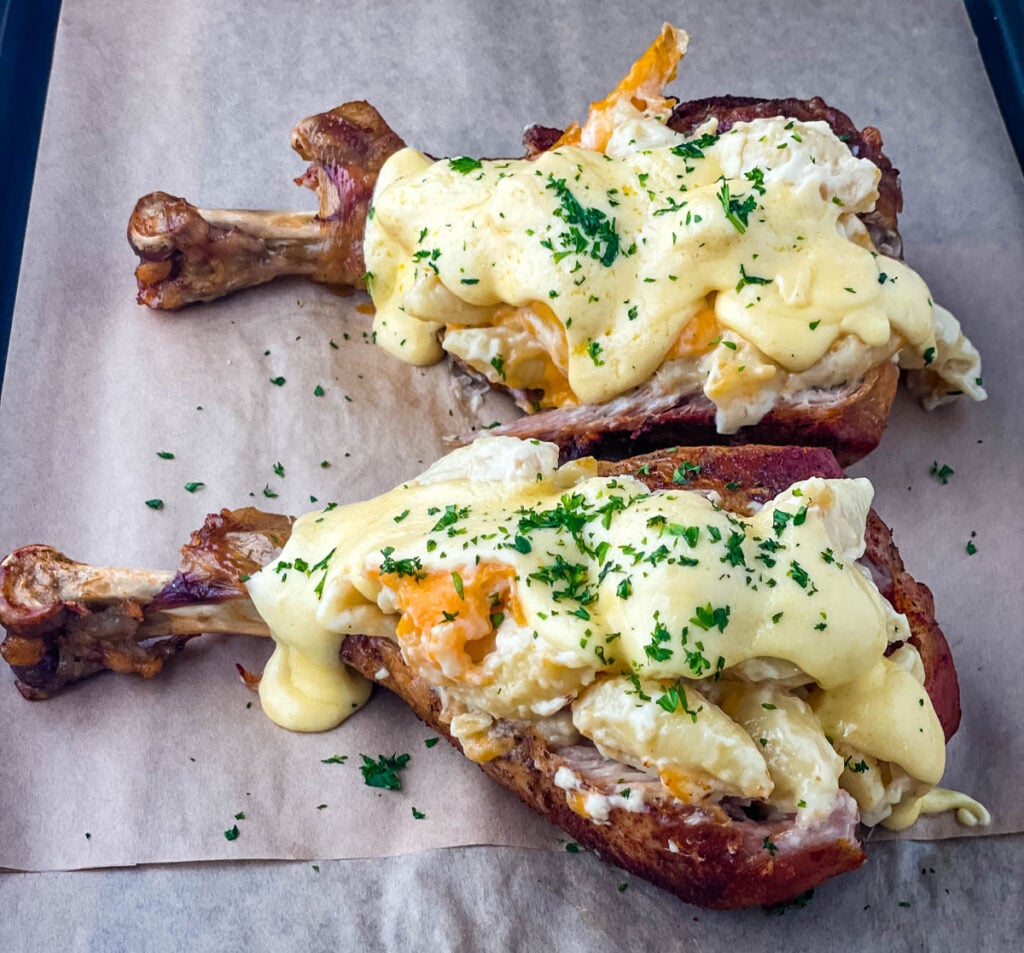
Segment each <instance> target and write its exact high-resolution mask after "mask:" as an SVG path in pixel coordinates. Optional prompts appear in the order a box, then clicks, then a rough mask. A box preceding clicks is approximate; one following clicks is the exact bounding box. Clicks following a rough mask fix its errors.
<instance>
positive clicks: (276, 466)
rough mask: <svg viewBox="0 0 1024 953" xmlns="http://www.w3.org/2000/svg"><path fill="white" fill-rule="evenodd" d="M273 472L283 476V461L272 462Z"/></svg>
mask: <svg viewBox="0 0 1024 953" xmlns="http://www.w3.org/2000/svg"><path fill="white" fill-rule="evenodd" d="M274 473H276V474H277V475H278V476H279V477H283V476H284V464H283V463H275V464H274Z"/></svg>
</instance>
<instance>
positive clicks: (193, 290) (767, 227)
mask: <svg viewBox="0 0 1024 953" xmlns="http://www.w3.org/2000/svg"><path fill="white" fill-rule="evenodd" d="M687 42H688V37H687V36H686V34H685V33H682V32H681V31H678V30H676V29H675V28H673V27H671V26H669V25H666V26H665V28H664V30H663V31H662V33H661V35H660V36H659V38H658V39H657V40H656V41H655V42H654V43H653V44H652V46H651V47H650V48H649V49H648V50H647V52H646V53H645V54H644V55H643V56H642V57H641V58H640V59H639V60H638V61H637V62H636V63H635V64H634V66H633V67H632V69H631V70H630V72H629V73H628V75H627V76H626V77H625V78H624V79H623V80H622V82H621V83H620V84H619V86H618V87H617V88H616V89H615V90H614V91H613V92H612V93H611V94H609V96H607V97H606V98H605V99H604V100H602V101H600V102H597V103H594V104H593V105H592V106H591V109H590V113H589V116H588V119H587V120H586V122H585V123H584V124H583V125H582V126H578V125H575V124H574V125H572V126H570V127H569V128H568V129H565V130H557V129H547V128H542V127H536V126H534V127H530V128H529V129H528V130H527V133H526V136H525V143H526V146H527V155H526V158H524V159H518V160H512V159H503V160H481V159H476V158H472V157H468V156H457V157H453V158H446V159H441V160H434V159H432V158H430V157H428V156H426V155H424V154H423V153H422V152H419V151H418V150H415V149H411V148H406V147H405V146H404V143H403V142H402V140H401V139H400V137H398V136H397V135H396V134H395V133H394V132H393V131H392V130H391V129H390V127H389V126H388V125H387V123H386V122H385V121H384V120H383V118H381V117H380V115H379V114H378V113H377V112H376V110H374V109H373V107H372V106H370V105H369V104H367V103H361V102H360V103H347V104H345V105H344V106H341V107H338V108H337V109H335V110H332V111H330V112H328V113H324V114H321V115H319V116H313V117H310V118H309V119H306V120H303V121H302V122H301V123H300V124H299V125H298V126H297V127H296V130H295V132H294V134H293V146H294V147H295V148H296V149H297V151H298V152H299V153H300V155H302V156H303V157H304V158H306V159H308V160H310V166H309V169H308V170H307V172H306V174H305V175H304V176H303V177H301V178H300V179H299V180H297V181H299V182H300V183H301V184H304V185H306V186H308V187H310V188H312V189H314V190H315V191H316V192H317V194H318V197H319V206H320V208H319V211H318V213H317V215H315V216H297V215H287V214H282V213H253V212H235V211H212V212H211V211H206V210H201V209H197V208H196V207H195V206H192V205H190V204H189V203H188V202H186V201H185V200H184V199H180V198H175V197H173V196H168V195H166V194H165V193H153V194H151V195H148V196H145V197H144V198H143V199H140V201H139V203H138V205H137V207H136V210H135V212H134V214H133V216H132V220H131V222H130V224H129V240H130V242H131V244H132V246H133V248H134V249H135V251H136V252H137V254H138V255H139V256H140V258H141V259H142V263H141V264H140V266H139V268H138V269H137V271H136V276H137V279H138V284H139V301H140V302H142V303H145V304H148V305H150V306H151V307H157V308H170V309H175V308H178V307H181V306H182V305H184V304H187V303H189V302H192V301H197V300H210V299H212V298H214V297H217V296H219V295H221V294H224V293H227V292H229V291H232V290H235V289H237V288H239V287H243V286H245V285H247V284H255V283H260V282H263V281H267V280H270V279H271V278H272V277H275V276H276V275H279V274H307V275H310V276H311V277H313V278H314V279H316V280H320V281H326V282H329V283H335V284H349V285H352V284H357V283H359V284H361V283H365V286H366V288H367V290H368V292H369V294H370V296H371V298H372V300H373V304H374V308H375V309H376V315H375V318H374V326H373V338H374V340H375V341H376V343H377V344H378V345H379V346H380V347H382V348H383V349H384V350H385V351H387V352H388V353H389V354H391V355H393V356H394V357H396V358H398V359H400V360H403V361H406V362H408V363H410V364H413V365H427V364H432V363H435V362H437V361H439V360H440V359H442V358H443V357H445V356H447V357H449V358H450V359H451V360H452V361H453V362H454V363H455V364H456V365H457V366H458V367H459V368H461V369H463V370H465V371H468V372H469V373H470V374H471V375H472V376H474V377H476V378H478V379H482V380H484V381H486V383H487V384H488V385H489V386H491V387H493V388H495V389H498V390H501V391H505V392H507V393H508V394H509V395H510V396H511V397H512V399H513V400H514V401H515V402H516V404H517V405H518V406H519V407H520V408H521V409H522V410H523V411H524V412H525V413H526V416H524V417H522V418H520V419H519V420H517V421H515V422H514V423H512V424H510V425H508V426H507V427H505V428H504V429H503V430H502V431H501V432H502V433H506V434H510V435H516V436H521V437H534V438H538V439H543V440H549V441H554V442H556V443H558V444H559V445H560V446H561V447H562V449H563V458H570V457H573V456H580V455H586V454H588V453H598V454H600V455H604V456H610V455H617V456H623V455H628V454H631V453H636V452H638V451H640V450H643V449H646V448H651V447H658V446H666V445H671V444H673V443H697V442H701V443H709V442H711V443H736V442H751V441H757V442H762V443H773V444H780V445H781V444H801V445H821V446H827V447H829V448H831V449H832V450H833V451H834V452H835V453H836V454H837V455H838V457H839V459H840V462H842V463H848V462H852V461H853V460H856V459H858V458H859V457H862V456H863V455H865V454H866V453H868V452H869V451H870V450H871V449H873V448H874V447H875V446H876V445H877V443H878V441H879V439H880V437H881V434H882V431H883V429H884V427H885V423H886V420H887V418H888V414H889V410H890V407H891V404H892V401H893V398H894V395H895V389H896V385H897V380H898V376H899V368H901V367H902V368H905V369H906V370H907V375H908V380H909V382H910V386H911V388H912V389H913V390H914V391H915V392H916V393H917V394H918V395H919V396H920V398H921V400H922V401H923V403H924V405H925V406H926V407H928V408H932V407H935V406H938V405H940V404H943V403H946V402H948V401H949V400H952V399H954V398H955V397H956V396H959V395H966V396H968V397H970V398H971V399H975V400H981V399H983V398H984V396H985V392H984V389H983V386H982V376H981V369H980V359H979V356H978V353H977V351H976V350H975V349H974V347H973V346H972V345H971V343H970V341H969V340H968V339H967V338H966V337H965V336H964V334H963V333H962V331H961V329H960V326H959V324H958V322H957V321H956V319H955V318H954V317H953V316H952V315H951V314H950V313H949V312H948V311H946V310H945V309H943V308H942V307H941V305H938V304H936V303H935V302H934V301H933V299H932V297H931V294H930V292H929V290H928V287H927V285H926V284H925V283H924V281H923V280H922V279H921V278H920V276H919V275H918V274H917V273H916V272H914V271H913V270H912V269H911V268H910V267H909V266H907V265H906V264H905V263H904V262H903V260H902V241H901V239H900V235H899V231H898V226H897V213H898V211H899V209H900V207H901V204H902V196H901V193H900V188H899V182H898V175H897V172H896V170H895V169H894V168H893V167H892V164H891V163H890V161H889V159H888V158H887V157H886V156H885V154H884V153H883V151H882V144H881V137H880V135H879V133H878V131H877V130H876V129H873V128H871V127H868V128H865V129H863V130H859V129H857V127H856V126H855V125H854V124H853V123H852V122H851V120H850V119H849V118H848V117H847V116H846V115H844V114H843V113H841V112H839V111H838V110H835V109H832V108H831V107H829V106H827V105H826V104H825V103H824V102H823V101H821V100H820V99H812V100H807V101H800V100H792V99H780V100H758V99H749V98H737V97H717V98H712V99H705V100H699V101H694V102H688V103H675V101H674V100H672V99H669V98H666V97H665V95H664V92H663V89H664V86H665V85H666V84H667V83H668V82H669V81H671V80H672V79H673V78H674V77H675V74H676V70H677V66H678V63H679V61H680V59H681V58H682V56H683V54H684V52H685V49H686V45H687Z"/></svg>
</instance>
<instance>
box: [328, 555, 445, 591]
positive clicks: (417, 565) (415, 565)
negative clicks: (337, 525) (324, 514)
mask: <svg viewBox="0 0 1024 953" xmlns="http://www.w3.org/2000/svg"><path fill="white" fill-rule="evenodd" d="M394 551H395V547H394V546H385V547H384V548H383V549H382V550H381V551H380V552H381V555H382V556H383V557H384V561H383V562H382V563H381V564H380V571H381V575H388V574H390V573H394V574H395V575H396V576H412V577H413V578H414V579H423V578H425V577H426V573H425V572H423V564H422V563H421V562H420V557H419V556H413V557H412V558H410V559H392V558H391V554H392V553H393V552H394ZM332 552H333V550H332ZM452 575H456V573H453V574H452ZM459 595H462V593H461V592H460V593H459Z"/></svg>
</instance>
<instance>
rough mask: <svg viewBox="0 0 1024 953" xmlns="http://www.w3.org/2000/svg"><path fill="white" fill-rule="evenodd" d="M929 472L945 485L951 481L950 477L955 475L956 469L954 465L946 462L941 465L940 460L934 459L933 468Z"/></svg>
mask: <svg viewBox="0 0 1024 953" xmlns="http://www.w3.org/2000/svg"><path fill="white" fill-rule="evenodd" d="M928 472H929V473H930V474H931V475H932V476H933V477H935V479H936V480H938V481H939V483H941V484H942V485H943V486H945V485H946V484H947V483H949V478H950V477H951V476H952V475H953V473H954V470H953V468H952V467H950V466H946V464H944V463H943V464H942V465H941V466H940V465H939V463H938V461H935V460H933V461H932V465H931V468H930V469H929V470H928Z"/></svg>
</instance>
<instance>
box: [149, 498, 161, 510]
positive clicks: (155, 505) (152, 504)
mask: <svg viewBox="0 0 1024 953" xmlns="http://www.w3.org/2000/svg"><path fill="white" fill-rule="evenodd" d="M146 506H148V507H149V508H150V509H151V510H162V509H163V508H164V501H163V500H155V499H154V500H146Z"/></svg>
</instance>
